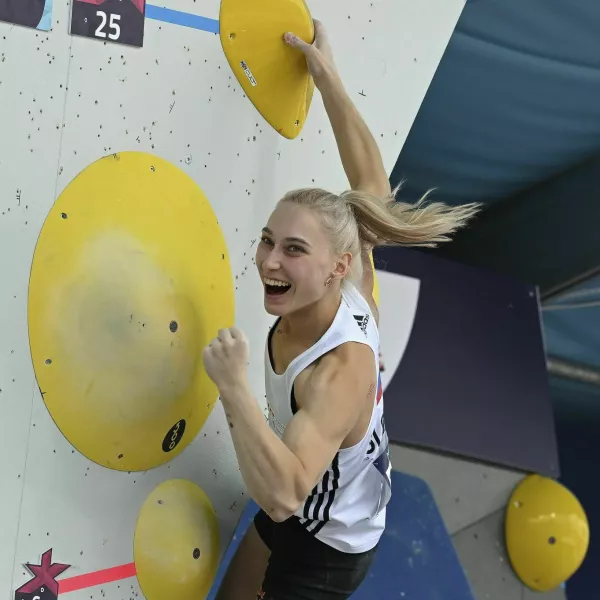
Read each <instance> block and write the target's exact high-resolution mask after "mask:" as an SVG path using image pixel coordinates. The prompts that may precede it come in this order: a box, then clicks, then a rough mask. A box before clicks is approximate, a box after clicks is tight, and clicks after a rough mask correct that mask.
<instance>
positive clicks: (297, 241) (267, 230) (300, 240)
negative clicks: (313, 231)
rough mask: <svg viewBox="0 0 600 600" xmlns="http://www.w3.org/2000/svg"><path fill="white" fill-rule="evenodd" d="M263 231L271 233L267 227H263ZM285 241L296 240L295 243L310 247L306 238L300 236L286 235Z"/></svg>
mask: <svg viewBox="0 0 600 600" xmlns="http://www.w3.org/2000/svg"><path fill="white" fill-rule="evenodd" d="M263 231H264V232H265V233H266V234H268V235H273V232H272V231H271V230H270V229H269V228H268V227H263ZM285 241H286V242H296V243H300V244H304V245H305V246H308V247H309V248H310V247H311V245H310V244H309V243H308V242H307V241H306V240H303V239H302V238H299V237H287V238H285Z"/></svg>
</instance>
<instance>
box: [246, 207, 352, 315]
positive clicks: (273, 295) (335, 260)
mask: <svg viewBox="0 0 600 600" xmlns="http://www.w3.org/2000/svg"><path fill="white" fill-rule="evenodd" d="M349 263H350V255H344V256H342V257H337V256H335V255H334V253H333V252H332V248H331V243H330V240H329V237H328V235H327V232H326V230H325V228H324V227H323V225H322V224H321V223H320V221H319V216H318V213H317V211H315V210H311V209H310V208H308V207H306V206H302V205H299V204H294V203H292V202H281V203H279V204H278V205H277V208H276V209H275V210H274V211H273V213H272V214H271V217H270V218H269V221H268V223H267V226H266V227H265V228H264V229H263V231H262V234H261V240H260V243H259V245H258V248H257V250H256V266H257V268H258V272H259V275H260V277H261V280H262V282H263V286H264V290H265V309H266V311H267V312H268V313H269V314H271V315H276V316H285V315H288V314H290V313H292V312H295V311H297V310H300V309H303V308H306V307H307V306H309V305H311V304H314V303H316V302H318V301H319V300H321V299H322V298H323V297H325V296H326V295H327V294H328V293H331V291H333V290H335V289H336V285H337V286H338V287H339V282H340V280H341V278H343V277H344V275H346V273H347V272H348V268H349ZM331 276H333V277H334V279H333V282H332V284H331V285H329V286H327V285H325V284H326V282H327V280H328V279H329V278H330V277H331Z"/></svg>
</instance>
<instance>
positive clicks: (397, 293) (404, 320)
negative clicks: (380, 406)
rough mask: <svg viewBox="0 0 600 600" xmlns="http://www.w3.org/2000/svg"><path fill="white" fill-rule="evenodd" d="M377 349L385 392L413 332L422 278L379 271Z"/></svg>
mask: <svg viewBox="0 0 600 600" xmlns="http://www.w3.org/2000/svg"><path fill="white" fill-rule="evenodd" d="M377 280H378V282H379V296H380V301H379V330H380V334H379V335H380V349H381V354H382V358H383V363H384V366H385V370H384V371H383V373H382V374H381V385H382V386H383V389H384V392H385V390H386V388H387V386H388V385H389V383H390V382H391V381H392V379H393V377H394V373H396V371H397V370H398V367H399V366H400V363H401V362H402V357H403V356H404V352H405V351H406V347H407V346H408V341H409V340H410V334H411V333H412V329H413V325H414V322H415V317H416V315H417V306H418V304H419V291H420V288H421V282H420V281H419V280H418V279H415V278H414V277H406V276H404V275H396V274H395V273H389V272H388V271H378V272H377Z"/></svg>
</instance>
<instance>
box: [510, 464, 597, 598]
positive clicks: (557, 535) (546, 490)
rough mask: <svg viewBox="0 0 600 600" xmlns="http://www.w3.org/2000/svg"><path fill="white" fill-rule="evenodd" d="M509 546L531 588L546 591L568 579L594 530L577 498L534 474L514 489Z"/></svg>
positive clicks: (515, 566)
mask: <svg viewBox="0 0 600 600" xmlns="http://www.w3.org/2000/svg"><path fill="white" fill-rule="evenodd" d="M505 529H506V547H507V551H508V556H509V558H510V562H511V564H512V567H513V569H514V571H515V573H516V574H517V576H518V577H519V578H520V579H521V581H522V582H523V583H524V584H525V585H526V586H528V587H529V588H531V589H533V590H536V591H539V592H547V591H550V590H553V589H554V588H557V587H558V586H559V585H561V584H562V583H563V582H565V581H567V580H568V579H569V578H570V577H571V576H572V575H573V574H574V573H575V572H576V571H577V570H578V569H579V567H580V566H581V563H582V562H583V560H584V558H585V555H586V553H587V549H588V545H589V539H590V531H589V524H588V520H587V517H586V515H585V512H584V511H583V508H582V506H581V504H580V503H579V501H578V500H577V498H576V497H575V496H574V495H573V494H572V493H571V492H570V491H569V490H568V489H567V488H565V487H564V486H563V485H561V484H560V483H558V482H556V481H554V480H552V479H548V478H547V477H541V476H539V475H531V476H529V477H527V478H525V479H524V480H523V481H522V482H521V483H520V484H519V485H518V486H517V487H516V489H515V491H514V492H513V494H512V497H511V499H510V502H509V504H508V507H507V511H506V523H505Z"/></svg>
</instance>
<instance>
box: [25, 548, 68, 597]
mask: <svg viewBox="0 0 600 600" xmlns="http://www.w3.org/2000/svg"><path fill="white" fill-rule="evenodd" d="M25 566H26V567H27V568H28V569H29V571H30V572H31V574H32V575H33V579H30V580H29V581H28V582H27V583H26V584H25V585H23V586H21V587H20V588H19V589H18V590H17V592H21V593H23V594H28V593H29V594H30V593H32V592H35V591H36V590H38V589H39V588H40V587H42V586H45V587H46V588H47V589H48V590H49V591H50V592H51V593H52V594H53V595H54V596H58V581H56V577H58V576H59V575H60V574H61V573H63V572H64V571H66V570H67V569H68V568H69V567H70V566H71V565H63V564H62V563H52V548H50V550H46V552H44V554H42V564H40V565H32V564H30V563H25Z"/></svg>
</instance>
